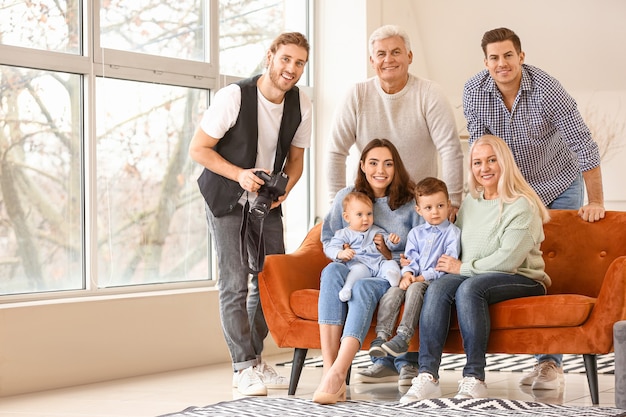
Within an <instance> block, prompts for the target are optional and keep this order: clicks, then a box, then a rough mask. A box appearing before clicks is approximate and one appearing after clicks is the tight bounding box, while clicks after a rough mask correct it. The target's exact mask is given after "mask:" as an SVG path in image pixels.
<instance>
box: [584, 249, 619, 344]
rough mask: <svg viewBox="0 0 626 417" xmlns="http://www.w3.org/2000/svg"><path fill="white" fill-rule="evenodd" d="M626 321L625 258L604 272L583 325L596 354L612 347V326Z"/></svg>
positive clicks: (612, 264) (615, 261)
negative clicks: (594, 299) (598, 292)
mask: <svg viewBox="0 0 626 417" xmlns="http://www.w3.org/2000/svg"><path fill="white" fill-rule="evenodd" d="M621 320H626V256H620V257H618V258H616V259H615V260H614V261H613V262H611V265H610V266H609V269H608V270H607V271H606V274H605V276H604V281H603V282H602V287H601V288H600V294H599V295H598V300H597V302H596V305H595V307H594V308H593V310H592V311H591V316H590V317H589V320H588V321H587V322H586V323H585V324H584V325H583V327H584V328H586V329H587V330H588V331H589V333H588V334H590V335H591V334H593V335H594V336H593V337H592V339H593V340H594V343H596V344H597V349H598V352H603V351H606V350H607V346H611V347H612V346H613V325H614V324H615V323H616V322H618V321H621Z"/></svg>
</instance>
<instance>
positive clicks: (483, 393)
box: [454, 376, 487, 399]
mask: <svg viewBox="0 0 626 417" xmlns="http://www.w3.org/2000/svg"><path fill="white" fill-rule="evenodd" d="M486 397H487V384H485V383H484V382H483V381H481V380H480V379H478V378H474V377H473V376H466V377H463V379H461V380H460V381H459V392H458V393H457V394H456V395H455V396H454V398H457V399H462V398H486Z"/></svg>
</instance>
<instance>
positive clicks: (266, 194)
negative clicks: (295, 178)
mask: <svg viewBox="0 0 626 417" xmlns="http://www.w3.org/2000/svg"><path fill="white" fill-rule="evenodd" d="M254 175H256V176H257V177H259V178H261V179H262V180H263V181H265V184H263V185H262V186H261V188H259V191H258V195H257V197H256V199H255V200H254V203H252V206H251V207H250V215H251V216H252V217H255V218H257V219H263V218H265V216H267V213H269V211H270V208H271V207H272V202H274V201H276V200H278V197H280V196H281V195H283V194H285V191H286V188H287V182H288V181H289V176H288V175H287V174H285V173H284V172H282V171H281V172H278V173H276V174H272V175H269V174H267V173H266V172H265V171H255V172H254Z"/></svg>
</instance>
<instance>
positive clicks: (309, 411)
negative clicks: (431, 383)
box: [161, 397, 626, 417]
mask: <svg viewBox="0 0 626 417" xmlns="http://www.w3.org/2000/svg"><path fill="white" fill-rule="evenodd" d="M206 416H211V417H278V416H280V417H284V416H299V417H330V416H333V417H348V416H350V417H353V416H359V417H368V416H371V417H385V416H393V417H405V416H436V417H471V416H509V417H539V416H541V417H566V416H572V417H620V416H626V410H620V409H617V408H608V407H573V406H564V405H554V404H543V403H537V402H525V401H517V400H502V399H489V398H481V399H463V400H457V399H454V398H440V399H433V400H424V401H418V402H415V403H412V404H400V403H398V402H373V401H346V402H344V403H338V404H335V405H319V404H315V403H314V402H312V401H311V400H305V399H303V398H291V397H289V398H282V397H248V398H242V399H239V400H234V401H226V402H221V403H217V404H212V405H208V406H206V407H190V408H188V409H186V410H183V411H181V412H179V413H174V414H167V415H165V416H161V417H206Z"/></svg>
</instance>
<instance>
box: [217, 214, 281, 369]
mask: <svg viewBox="0 0 626 417" xmlns="http://www.w3.org/2000/svg"><path fill="white" fill-rule="evenodd" d="M205 206H206V207H205V208H206V215H207V220H208V223H209V230H210V232H211V235H212V236H213V241H214V242H215V251H216V252H217V266H218V274H219V278H218V280H217V288H218V290H219V301H220V307H219V311H220V318H221V321H222V328H223V332H224V338H225V339H226V345H227V346H228V350H229V352H230V356H231V358H232V361H233V370H235V371H240V370H242V369H246V368H249V367H250V366H254V365H257V364H258V361H259V360H260V358H261V352H262V351H263V340H265V338H266V337H267V334H268V329H267V323H266V322H265V316H263V310H262V309H261V301H260V298H259V284H258V276H257V275H256V274H253V275H252V276H251V278H250V274H249V273H248V268H247V267H246V266H244V264H243V263H242V262H241V249H240V247H241V246H240V245H241V242H240V241H241V236H240V230H241V221H242V219H243V207H242V206H241V205H237V207H236V208H235V209H234V210H233V211H231V212H230V213H228V214H226V215H224V216H221V217H215V216H214V215H213V213H212V212H211V210H210V209H209V207H208V205H206V204H205ZM263 241H264V245H265V253H266V254H268V255H269V254H273V253H285V243H284V240H283V221H282V216H281V213H280V210H278V209H274V210H271V211H270V212H269V214H268V215H267V217H266V218H265V220H264V222H263Z"/></svg>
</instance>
